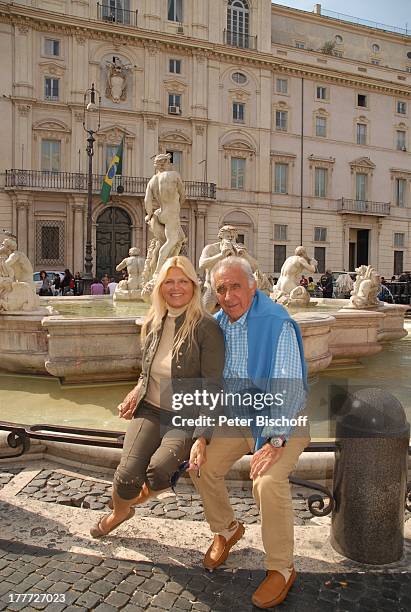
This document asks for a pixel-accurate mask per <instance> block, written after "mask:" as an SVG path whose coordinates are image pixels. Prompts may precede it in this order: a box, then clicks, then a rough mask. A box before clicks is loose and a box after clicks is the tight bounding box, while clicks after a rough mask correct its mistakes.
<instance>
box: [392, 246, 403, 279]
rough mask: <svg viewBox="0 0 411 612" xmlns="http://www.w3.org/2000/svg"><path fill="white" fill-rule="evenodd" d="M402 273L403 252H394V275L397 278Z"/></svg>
mask: <svg viewBox="0 0 411 612" xmlns="http://www.w3.org/2000/svg"><path fill="white" fill-rule="evenodd" d="M403 272H404V251H394V274H395V275H396V276H398V275H399V274H402V273H403Z"/></svg>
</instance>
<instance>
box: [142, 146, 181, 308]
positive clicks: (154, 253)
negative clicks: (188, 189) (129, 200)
mask: <svg viewBox="0 0 411 612" xmlns="http://www.w3.org/2000/svg"><path fill="white" fill-rule="evenodd" d="M170 159H171V155H170V153H162V154H160V155H157V156H156V157H155V159H154V168H155V171H156V173H155V174H154V176H152V177H151V179H150V180H149V182H148V184H147V188H146V195H145V198H144V206H145V209H146V213H147V215H146V218H145V221H146V223H147V224H148V226H149V228H150V230H151V232H152V233H153V235H154V238H153V239H152V240H151V242H150V245H149V248H148V253H147V258H146V262H145V266H144V272H143V290H142V295H143V296H144V295H146V296H147V295H149V294H150V293H151V290H152V287H153V285H154V282H153V280H154V279H155V277H156V276H157V274H158V272H159V270H160V268H161V266H162V265H163V263H164V262H165V260H166V259H167V258H168V257H173V256H174V255H178V254H179V253H180V250H181V247H182V245H183V244H184V241H185V235H184V232H183V228H182V227H181V223H180V208H181V205H182V204H183V203H184V201H185V199H186V195H185V191H184V184H183V181H182V180H181V176H180V175H179V173H178V172H176V171H175V170H171V169H170Z"/></svg>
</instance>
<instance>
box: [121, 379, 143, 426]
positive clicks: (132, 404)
mask: <svg viewBox="0 0 411 612" xmlns="http://www.w3.org/2000/svg"><path fill="white" fill-rule="evenodd" d="M140 387H141V383H140V381H139V382H138V383H137V385H136V386H135V387H134V389H132V390H131V391H130V393H129V394H128V395H126V397H125V398H124V399H123V401H122V402H121V404H119V405H118V406H117V409H118V416H119V417H120V419H126V420H127V421H129V420H130V419H132V418H133V414H134V412H135V409H136V403H137V397H138V394H139V391H140Z"/></svg>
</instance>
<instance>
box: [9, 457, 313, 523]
mask: <svg viewBox="0 0 411 612" xmlns="http://www.w3.org/2000/svg"><path fill="white" fill-rule="evenodd" d="M12 477H13V473H9V472H8V471H7V468H0V486H1V482H2V479H4V481H5V482H9V480H10V479H11V478H12ZM111 488H112V487H111V484H107V483H104V482H98V481H96V480H95V475H94V478H93V479H84V478H81V475H78V476H68V475H66V474H64V473H63V472H61V471H59V470H42V471H41V472H40V473H39V474H38V475H37V476H36V477H35V478H33V480H31V481H30V482H29V484H28V485H27V486H26V487H24V489H22V490H21V492H20V494H23V495H27V496H28V497H33V498H34V499H38V500H41V501H43V502H46V503H56V504H61V505H66V506H75V507H77V508H90V509H91V510H103V509H104V508H105V506H106V504H107V502H108V501H109V500H110V499H111ZM305 493H306V494H307V493H308V491H306V492H305ZM230 502H231V504H232V505H233V506H234V507H235V513H236V516H237V517H238V518H239V519H240V520H241V521H242V522H243V523H245V524H249V525H252V524H256V523H259V522H260V519H259V515H258V510H257V508H256V505H255V501H254V499H253V497H252V495H251V491H250V489H246V490H241V489H240V488H237V489H236V490H235V494H233V495H232V496H231V497H230ZM293 507H294V515H295V524H296V525H304V524H306V523H307V522H308V521H310V520H311V519H312V518H313V515H312V514H311V512H310V511H309V510H308V508H307V502H306V500H305V499H304V497H303V493H301V492H297V493H295V495H294V499H293ZM136 515H137V516H154V517H157V518H171V519H177V520H178V519H189V520H192V521H203V520H204V514H203V506H202V503H201V498H200V496H199V495H198V494H196V493H195V492H194V491H193V489H192V488H191V487H189V486H184V485H183V486H181V485H180V484H179V487H178V495H177V497H173V496H169V497H167V498H166V499H164V500H158V499H153V500H149V501H148V502H146V503H145V504H144V506H142V507H140V508H136Z"/></svg>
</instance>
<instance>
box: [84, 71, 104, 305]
mask: <svg viewBox="0 0 411 612" xmlns="http://www.w3.org/2000/svg"><path fill="white" fill-rule="evenodd" d="M96 94H97V95H98V101H97V103H96ZM100 107H101V95H100V92H99V91H98V90H97V89H95V88H94V83H92V84H91V88H89V89H87V91H85V93H84V103H83V129H84V131H85V132H86V134H87V148H86V151H87V155H88V175H87V178H88V182H87V236H86V254H85V257H84V270H85V273H84V274H83V280H84V287H83V292H84V293H85V294H87V293H89V292H90V285H91V283H92V280H93V274H92V270H93V252H92V244H91V231H92V207H93V155H94V143H95V140H96V139H95V138H94V134H97V132H98V131H99V129H100ZM91 113H98V115H97V127H95V126H93V125H90V120H91V116H90V115H91ZM93 127H94V128H95V129H93Z"/></svg>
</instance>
